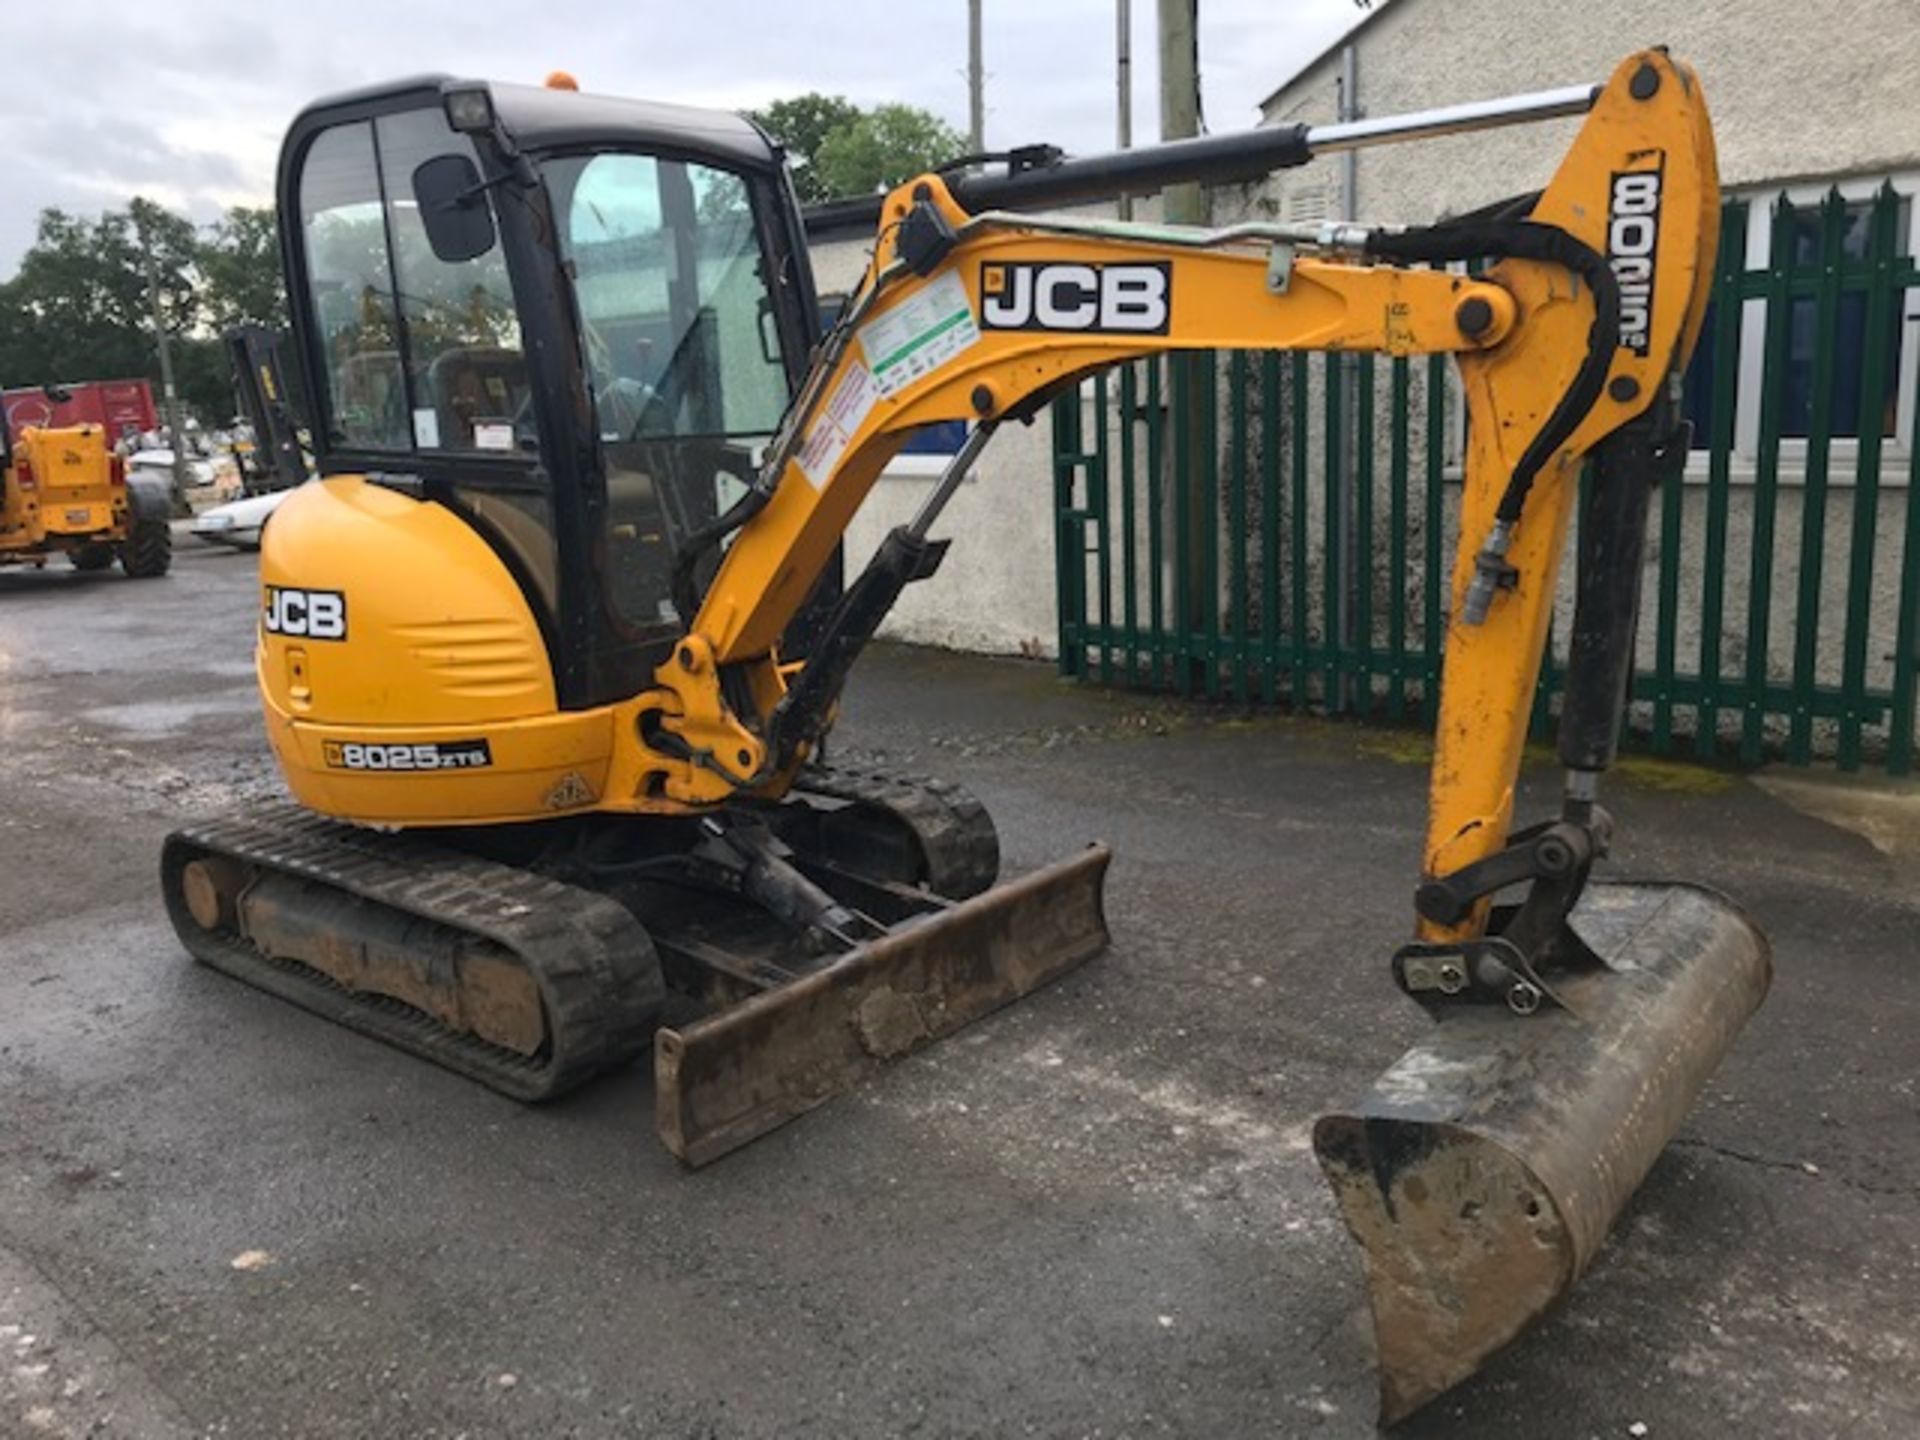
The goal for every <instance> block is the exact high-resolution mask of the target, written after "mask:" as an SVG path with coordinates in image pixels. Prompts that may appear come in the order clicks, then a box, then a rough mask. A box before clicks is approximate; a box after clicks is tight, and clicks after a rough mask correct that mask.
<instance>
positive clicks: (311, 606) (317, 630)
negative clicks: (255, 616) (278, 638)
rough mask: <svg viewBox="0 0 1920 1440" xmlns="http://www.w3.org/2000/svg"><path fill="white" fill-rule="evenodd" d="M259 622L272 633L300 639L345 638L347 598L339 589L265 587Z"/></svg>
mask: <svg viewBox="0 0 1920 1440" xmlns="http://www.w3.org/2000/svg"><path fill="white" fill-rule="evenodd" d="M260 623H261V624H263V625H265V626H266V627H267V630H268V631H269V632H270V633H272V634H274V635H292V636H296V637H298V638H300V639H303V640H344V639H346V638H347V597H346V596H345V595H344V594H343V593H341V592H340V591H338V590H294V589H291V588H289V587H287V586H284V585H269V586H267V601H266V608H265V609H264V610H263V611H262V613H261V616H260Z"/></svg>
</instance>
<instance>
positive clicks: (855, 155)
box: [813, 105, 966, 195]
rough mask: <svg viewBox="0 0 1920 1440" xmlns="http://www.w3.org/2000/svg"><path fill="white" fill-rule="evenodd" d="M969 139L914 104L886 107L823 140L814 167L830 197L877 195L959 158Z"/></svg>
mask: <svg viewBox="0 0 1920 1440" xmlns="http://www.w3.org/2000/svg"><path fill="white" fill-rule="evenodd" d="M965 143H966V142H965V141H964V140H963V139H962V138H961V136H960V134H959V132H958V131H956V130H955V129H954V128H953V127H952V126H951V125H948V124H947V123H946V122H945V121H944V120H942V119H940V117H939V116H937V115H934V114H932V113H931V112H929V111H926V110H922V109H920V108H919V107H918V106H914V105H881V106H877V107H876V108H875V109H873V110H870V111H868V112H866V113H865V114H863V115H861V116H860V117H859V118H858V119H856V120H854V121H852V122H850V123H848V124H846V125H842V126H840V127H839V128H837V129H836V130H834V131H833V132H832V133H831V134H829V135H828V136H827V138H826V139H825V140H823V141H821V142H820V149H819V151H818V152H817V153H816V154H815V156H814V166H813V168H814V169H815V170H816V171H817V172H818V174H817V177H816V178H817V179H818V181H819V183H820V185H821V187H822V188H823V189H824V190H825V192H826V193H827V194H829V195H871V194H872V193H873V192H874V191H876V190H885V189H890V188H891V187H893V186H895V185H898V184H900V183H901V181H903V180H910V179H912V178H913V177H914V176H915V175H918V174H920V173H921V172H922V171H926V170H937V169H939V168H940V166H942V165H945V164H946V163H947V162H948V161H950V160H953V159H955V158H956V157H957V156H959V155H960V154H961V152H962V150H963V149H964V147H965Z"/></svg>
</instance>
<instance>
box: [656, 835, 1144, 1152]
mask: <svg viewBox="0 0 1920 1440" xmlns="http://www.w3.org/2000/svg"><path fill="white" fill-rule="evenodd" d="M1111 858H1112V852H1110V851H1109V850H1108V849H1107V847H1106V846H1104V845H1094V846H1090V847H1089V848H1088V849H1086V850H1085V851H1083V852H1081V853H1080V854H1079V855H1076V856H1074V857H1073V858H1072V859H1070V860H1063V861H1060V862H1059V863H1057V864H1054V865H1050V866H1048V867H1046V868H1045V869H1043V870H1036V871H1034V872H1032V873H1031V874H1027V875H1022V876H1020V877H1019V878H1018V879H1015V880H1011V881H1009V882H1007V883H1006V884H1004V885H996V886H995V887H994V888H992V889H991V890H987V891H985V892H983V893H981V894H979V895H975V896H973V897H972V898H971V899H967V900H961V901H959V902H957V903H955V904H953V905H951V906H948V907H946V908H944V909H940V910H936V911H934V912H932V913H930V914H927V915H924V916H920V917H916V918H914V919H911V920H908V921H906V922H905V923H903V924H901V925H899V926H897V927H895V928H894V929H892V930H890V931H888V933H887V934H885V935H884V936H882V937H880V938H879V939H876V940H873V941H870V942H868V943H866V944H864V945H861V946H859V947H858V948H857V949H854V950H851V951H849V952H848V953H846V954H845V955H842V956H840V957H838V958H837V959H836V960H835V961H834V962H833V963H832V964H830V965H827V966H825V967H823V968H821V969H819V970H814V971H811V972H809V973H807V974H805V975H803V976H801V977H799V978H798V979H796V980H793V981H791V982H789V983H787V984H784V985H781V986H779V987H778V988H777V989H772V990H768V991H765V992H764V993H762V994H759V995H756V996H753V997H752V998H750V999H748V1000H744V1001H742V1002H741V1003H739V1004H737V1005H734V1006H731V1007H730V1008H728V1009H725V1010H722V1011H720V1012H719V1013H717V1014H714V1015H710V1016H707V1017H706V1018H705V1019H702V1020H698V1021H695V1022H694V1023H692V1024H690V1025H687V1026H685V1027H684V1028H681V1029H667V1028H662V1029H661V1030H659V1031H658V1032H657V1033H656V1035H655V1040H654V1077H655V1082H656V1084H655V1088H656V1104H657V1107H658V1112H657V1113H658V1122H659V1129H660V1138H661V1139H662V1140H663V1141H664V1142H665V1143H666V1146H667V1148H668V1149H669V1150H671V1151H672V1152H673V1153H674V1154H675V1155H677V1156H678V1157H679V1158H680V1159H681V1160H683V1161H685V1162H686V1163H687V1164H689V1165H695V1166H698V1165H704V1164H706V1163H707V1162H708V1161H709V1160H715V1159H718V1158H719V1157H720V1156H722V1155H725V1154H726V1153H727V1152H728V1151H730V1150H735V1149H738V1148H739V1147H740V1146H742V1145H745V1144H746V1143H747V1142H748V1141H750V1140H753V1139H754V1138H756V1137H757V1136H760V1135H764V1134H765V1133H766V1132H767V1131H769V1130H772V1129H773V1128H775V1127H776V1126H779V1125H783V1124H785V1123H786V1122H787V1121H788V1120H791V1119H793V1118H794V1117H795V1116H797V1115H802V1114H804V1113H805V1112H807V1111H808V1110H811V1109H813V1108H814V1107H815V1106H816V1105H819V1104H821V1103H822V1102H824V1101H826V1100H829V1099H831V1098H832V1097H833V1096H835V1095H837V1094H839V1093H840V1092H842V1091H843V1090H845V1089H847V1088H848V1087H849V1086H851V1085H852V1084H854V1083H855V1082H856V1081H858V1080H859V1079H860V1078H861V1077H862V1076H863V1075H865V1074H867V1073H868V1072H869V1071H871V1070H874V1069H876V1068H878V1067H879V1066H880V1065H883V1064H885V1063H886V1062H887V1061H889V1060H893V1059H896V1058H898V1057H900V1056H902V1055H906V1054H908V1053H910V1052H912V1051H914V1050H918V1049H919V1048H920V1047H921V1046H923V1045H926V1044H929V1043H931V1042H932V1041H935V1040H939V1039H942V1038H943V1037H945V1036H947V1035H951V1034H952V1033H953V1032H954V1031H956V1030H958V1029H960V1028H961V1027H962V1026H964V1025H968V1024H970V1023H972V1022H973V1021H975V1020H977V1019H979V1018H980V1017H981V1016H983V1015H987V1014H989V1013H991V1012H992V1011H995V1010H998V1009H999V1008H1000V1007H1001V1006H1003V1005H1007V1004H1010V1003H1011V1002H1013V1001H1015V1000H1018V999H1020V998H1021V997H1023V996H1025V995H1027V994H1030V993H1031V992H1032V991H1034V990H1037V989H1039V988H1040V987H1041V986H1042V985H1045V984H1047V983H1048V982H1050V981H1053V980H1056V979H1058V978H1059V977H1060V976H1062V975H1064V974H1065V973H1066V972H1067V971H1069V970H1071V969H1073V968H1074V967H1076V966H1078V965H1080V964H1082V963H1083V962H1085V961H1087V960H1090V959H1092V958H1093V957H1094V956H1095V955H1098V954H1099V953H1100V952H1101V951H1102V950H1104V949H1105V948H1106V946H1107V938H1108V937H1107V921H1106V914H1105V911H1104V908H1103V905H1102V898H1101V894H1102V888H1103V885H1104V883H1105V879H1106V873H1107V862H1108V861H1109V860H1110V859H1111Z"/></svg>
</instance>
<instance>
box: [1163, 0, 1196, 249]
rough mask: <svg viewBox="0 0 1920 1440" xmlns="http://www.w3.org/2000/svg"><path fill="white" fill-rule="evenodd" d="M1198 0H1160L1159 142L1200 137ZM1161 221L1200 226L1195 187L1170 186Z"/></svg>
mask: <svg viewBox="0 0 1920 1440" xmlns="http://www.w3.org/2000/svg"><path fill="white" fill-rule="evenodd" d="M1199 9H1200V0H1160V138H1161V139H1162V140H1185V139H1187V138H1188V137H1189V136H1192V135H1198V134H1199V133H1200V48H1199V34H1198V25H1199V15H1198V12H1199ZM1162 204H1163V209H1162V211H1161V217H1162V218H1163V219H1165V220H1167V221H1168V222H1170V223H1173V224H1179V225H1204V224H1206V222H1207V194H1206V191H1205V190H1203V189H1202V188H1201V187H1200V186H1198V185H1169V186H1168V187H1167V191H1166V197H1165V199H1164V201H1163V202H1162Z"/></svg>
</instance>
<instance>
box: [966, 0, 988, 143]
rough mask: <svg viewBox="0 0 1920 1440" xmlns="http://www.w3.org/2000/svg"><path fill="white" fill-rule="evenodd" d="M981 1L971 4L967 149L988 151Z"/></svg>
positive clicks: (969, 8) (968, 4) (968, 12)
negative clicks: (981, 41) (981, 39)
mask: <svg viewBox="0 0 1920 1440" xmlns="http://www.w3.org/2000/svg"><path fill="white" fill-rule="evenodd" d="M980 4H981V0H967V148H968V149H969V150H971V151H972V152H973V153H974V154H976V155H979V154H981V153H983V152H984V151H985V150H986V148H987V72H986V65H985V61H984V60H983V58H982V55H981V44H980Z"/></svg>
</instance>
